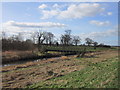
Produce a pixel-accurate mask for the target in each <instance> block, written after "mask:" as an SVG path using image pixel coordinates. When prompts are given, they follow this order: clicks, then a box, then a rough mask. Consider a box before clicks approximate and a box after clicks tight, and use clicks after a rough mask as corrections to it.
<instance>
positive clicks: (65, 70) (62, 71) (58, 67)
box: [2, 50, 118, 88]
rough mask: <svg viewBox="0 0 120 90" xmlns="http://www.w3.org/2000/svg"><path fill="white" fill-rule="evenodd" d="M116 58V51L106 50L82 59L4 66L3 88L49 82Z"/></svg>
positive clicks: (51, 60)
mask: <svg viewBox="0 0 120 90" xmlns="http://www.w3.org/2000/svg"><path fill="white" fill-rule="evenodd" d="M116 56H118V51H117V50H106V51H101V52H93V53H87V54H86V55H85V57H83V58H78V57H76V55H75V56H62V57H60V58H57V59H56V58H54V59H47V60H42V61H38V62H29V63H25V64H20V65H13V66H6V67H3V69H2V71H3V73H2V75H3V88H25V87H26V86H27V87H28V86H30V85H33V84H35V83H36V84H37V83H39V82H40V81H41V82H43V81H49V80H50V79H52V78H57V77H62V76H64V75H67V74H69V73H71V72H76V71H81V70H83V69H84V68H87V67H88V66H89V65H90V64H94V63H101V62H105V61H107V60H108V59H110V58H113V57H116ZM63 83H64V82H63ZM89 83H90V82H89ZM31 88H32V86H31Z"/></svg>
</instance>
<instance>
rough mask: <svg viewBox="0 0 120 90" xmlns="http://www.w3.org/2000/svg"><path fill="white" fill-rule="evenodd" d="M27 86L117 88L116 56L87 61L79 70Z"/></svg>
mask: <svg viewBox="0 0 120 90" xmlns="http://www.w3.org/2000/svg"><path fill="white" fill-rule="evenodd" d="M77 60H80V59H77ZM27 88H29V89H31V88H32V89H33V88H34V89H39V88H118V57H115V58H111V59H107V60H105V61H102V62H99V63H89V64H88V65H87V67H86V68H84V69H82V70H81V71H75V72H71V73H69V74H67V75H65V76H61V77H55V78H52V79H50V80H46V81H42V82H39V83H36V84H33V85H31V86H28V87H27Z"/></svg>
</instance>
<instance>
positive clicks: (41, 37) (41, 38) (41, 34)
mask: <svg viewBox="0 0 120 90" xmlns="http://www.w3.org/2000/svg"><path fill="white" fill-rule="evenodd" d="M45 34H46V32H40V31H39V32H37V37H38V45H41V44H43V42H44V41H45V38H46V36H45Z"/></svg>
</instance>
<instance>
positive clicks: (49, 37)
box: [45, 32, 54, 44]
mask: <svg viewBox="0 0 120 90" xmlns="http://www.w3.org/2000/svg"><path fill="white" fill-rule="evenodd" d="M53 39H54V34H53V33H51V32H46V34H45V41H46V44H52V43H53Z"/></svg>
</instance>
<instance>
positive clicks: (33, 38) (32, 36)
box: [31, 32, 38, 43]
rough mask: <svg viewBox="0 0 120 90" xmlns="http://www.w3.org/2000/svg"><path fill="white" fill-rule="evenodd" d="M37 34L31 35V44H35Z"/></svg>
mask: <svg viewBox="0 0 120 90" xmlns="http://www.w3.org/2000/svg"><path fill="white" fill-rule="evenodd" d="M37 34H38V33H37V32H34V33H32V34H31V38H32V42H33V43H36V39H37Z"/></svg>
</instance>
